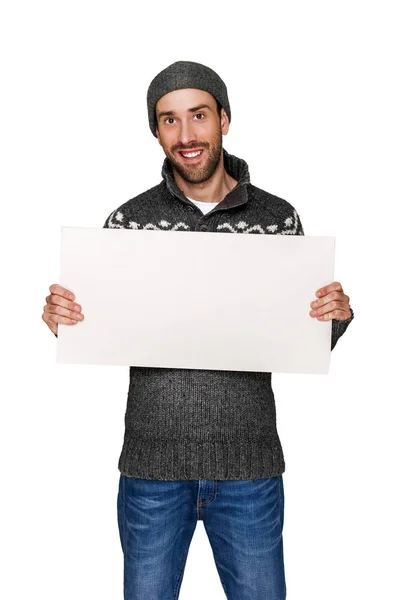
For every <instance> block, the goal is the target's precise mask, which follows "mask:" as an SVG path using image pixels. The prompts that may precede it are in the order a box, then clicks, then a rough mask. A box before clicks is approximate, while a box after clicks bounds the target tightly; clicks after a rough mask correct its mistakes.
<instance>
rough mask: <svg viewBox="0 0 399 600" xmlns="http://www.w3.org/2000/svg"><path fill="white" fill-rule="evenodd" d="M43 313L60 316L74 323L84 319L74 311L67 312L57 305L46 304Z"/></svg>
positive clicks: (81, 314) (79, 313)
mask: <svg viewBox="0 0 399 600" xmlns="http://www.w3.org/2000/svg"><path fill="white" fill-rule="evenodd" d="M44 312H46V313H48V314H49V315H60V316H64V317H68V318H69V319H71V320H74V321H83V319H84V315H83V313H81V312H76V311H74V310H68V309H67V308H64V307H63V306H58V305H57V304H47V305H46V306H45V307H44Z"/></svg>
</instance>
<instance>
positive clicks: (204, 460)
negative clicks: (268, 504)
mask: <svg viewBox="0 0 399 600" xmlns="http://www.w3.org/2000/svg"><path fill="white" fill-rule="evenodd" d="M118 469H119V471H120V472H121V473H122V474H123V475H126V476H127V477H137V478H141V479H161V480H187V479H218V480H226V479H234V480H240V479H259V478H264V477H278V476H279V475H281V474H282V473H283V472H284V470H285V463H284V456H283V452H282V449H281V444H280V442H279V440H278V439H277V440H274V442H273V443H272V444H271V443H270V440H264V439H257V440H256V439H255V440H254V439H250V440H243V441H239V440H237V439H235V440H224V441H220V440H218V441H214V440H212V441H199V440H192V439H191V440H182V439H179V440H171V439H164V440H159V439H158V440H157V439H145V438H138V437H134V438H133V437H132V438H129V437H128V438H125V441H124V444H123V448H122V452H121V455H120V458H119V463H118Z"/></svg>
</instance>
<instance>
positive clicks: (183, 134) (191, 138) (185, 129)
mask: <svg viewBox="0 0 399 600" xmlns="http://www.w3.org/2000/svg"><path fill="white" fill-rule="evenodd" d="M179 137H180V140H179V141H180V143H181V144H183V145H189V144H192V143H193V142H195V141H196V140H197V136H196V133H195V130H194V128H193V126H192V124H191V123H190V121H186V120H184V119H182V121H181V126H180V136H179Z"/></svg>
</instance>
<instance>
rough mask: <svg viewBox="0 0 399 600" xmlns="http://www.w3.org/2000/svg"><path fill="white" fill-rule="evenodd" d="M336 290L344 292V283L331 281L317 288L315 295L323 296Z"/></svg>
mask: <svg viewBox="0 0 399 600" xmlns="http://www.w3.org/2000/svg"><path fill="white" fill-rule="evenodd" d="M335 291H337V292H343V289H342V285H341V284H340V283H339V281H333V282H332V283H329V284H328V285H326V286H324V287H322V288H320V289H318V290H316V293H315V296H317V297H318V298H321V297H322V296H325V295H326V294H329V293H330V292H335Z"/></svg>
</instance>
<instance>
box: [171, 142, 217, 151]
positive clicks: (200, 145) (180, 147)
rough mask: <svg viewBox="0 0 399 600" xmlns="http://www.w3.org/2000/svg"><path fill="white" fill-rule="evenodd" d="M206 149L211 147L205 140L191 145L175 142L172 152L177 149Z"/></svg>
mask: <svg viewBox="0 0 399 600" xmlns="http://www.w3.org/2000/svg"><path fill="white" fill-rule="evenodd" d="M203 148H204V149H205V148H209V144H208V143H207V142H204V143H203V144H191V146H182V145H181V144H175V145H174V146H172V147H171V150H172V152H175V151H176V150H177V151H178V152H179V151H184V150H193V149H195V150H201V149H203Z"/></svg>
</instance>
